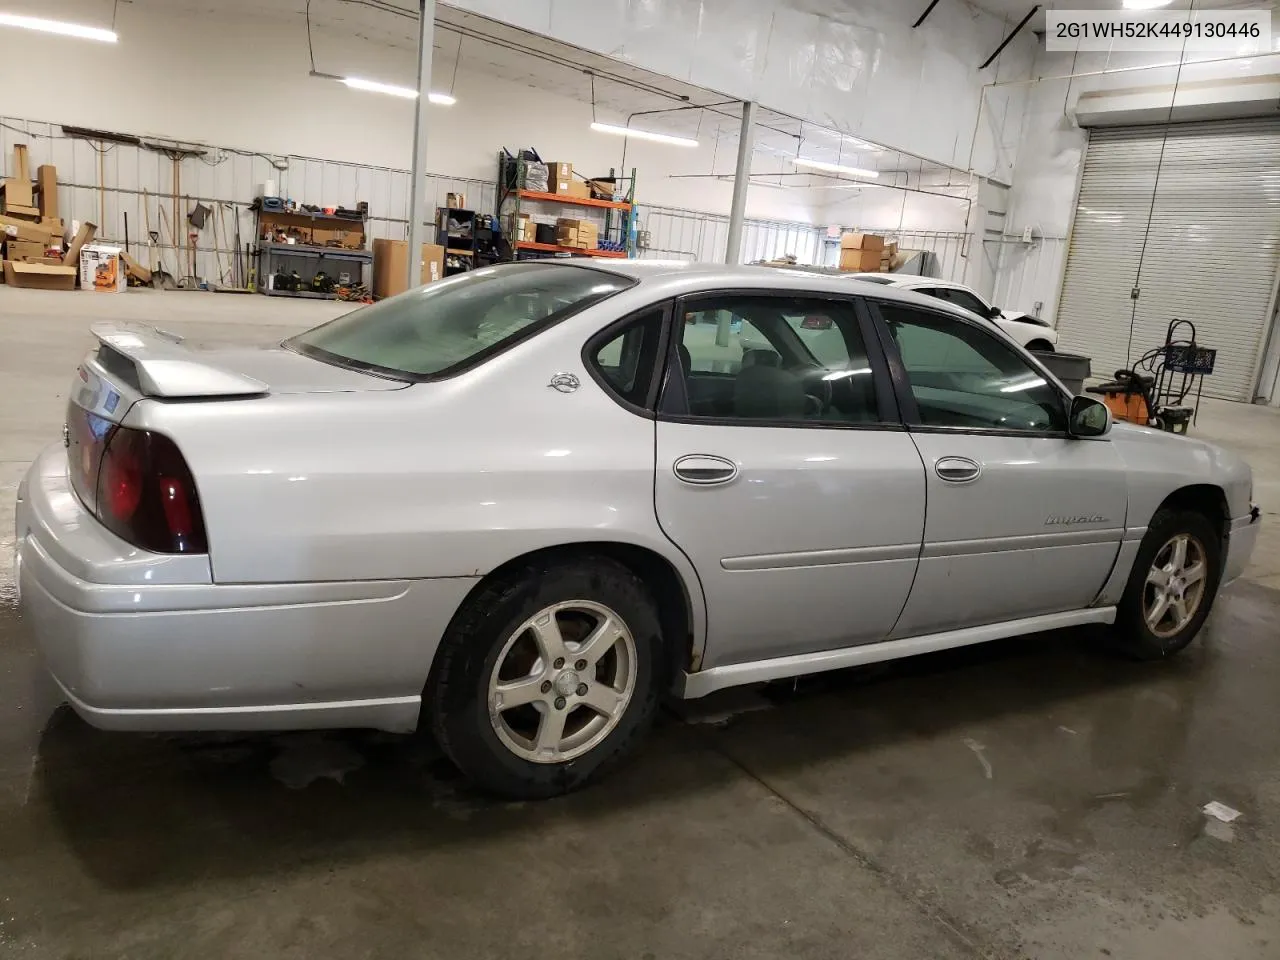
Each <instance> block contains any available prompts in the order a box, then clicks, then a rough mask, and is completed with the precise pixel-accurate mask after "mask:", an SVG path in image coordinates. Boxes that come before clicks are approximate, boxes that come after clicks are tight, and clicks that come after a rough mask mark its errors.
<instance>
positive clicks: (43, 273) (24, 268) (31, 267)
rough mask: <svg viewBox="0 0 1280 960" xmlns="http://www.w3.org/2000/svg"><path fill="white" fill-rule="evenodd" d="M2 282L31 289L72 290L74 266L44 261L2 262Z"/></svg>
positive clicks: (74, 285)
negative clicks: (51, 263)
mask: <svg viewBox="0 0 1280 960" xmlns="http://www.w3.org/2000/svg"><path fill="white" fill-rule="evenodd" d="M4 282H5V283H7V284H9V285H10V286H14V287H29V288H31V289H33V290H74V289H75V288H76V268H75V267H55V266H50V265H49V264H44V263H14V262H13V261H11V260H6V261H5V262H4Z"/></svg>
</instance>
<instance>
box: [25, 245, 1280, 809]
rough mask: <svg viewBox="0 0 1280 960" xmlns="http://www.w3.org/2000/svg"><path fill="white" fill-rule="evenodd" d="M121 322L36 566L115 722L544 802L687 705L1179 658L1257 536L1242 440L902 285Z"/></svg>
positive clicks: (595, 287)
mask: <svg viewBox="0 0 1280 960" xmlns="http://www.w3.org/2000/svg"><path fill="white" fill-rule="evenodd" d="M94 332H95V333H96V334H97V337H98V339H99V341H100V345H99V346H98V348H97V349H96V350H94V351H93V352H92V353H90V354H89V355H88V356H86V357H85V359H84V361H83V363H82V364H81V366H80V368H79V369H78V370H77V371H76V372H75V375H74V377H73V379H72V386H73V390H72V394H71V402H70V404H69V407H68V411H67V423H66V430H65V436H64V438H63V441H62V442H60V443H56V444H54V445H52V446H50V447H49V448H48V449H47V450H45V451H44V452H43V453H42V454H41V456H40V457H39V459H38V460H37V461H36V462H35V463H34V465H33V466H32V468H31V471H30V473H29V474H28V475H27V477H26V479H25V480H24V481H23V483H22V485H21V487H20V489H19V504H18V511H17V518H18V529H17V544H18V556H17V561H18V562H17V569H18V581H19V589H20V596H21V602H22V607H23V610H24V613H25V615H26V617H27V619H28V620H29V622H30V623H31V625H32V627H33V629H34V632H35V636H36V638H37V640H38V645H39V648H40V651H41V654H42V657H43V661H44V663H45V665H46V666H47V668H48V670H49V672H50V674H51V675H52V677H53V678H54V679H55V680H56V681H57V683H58V685H59V686H60V687H61V690H62V692H63V694H64V695H65V697H66V699H67V701H68V702H69V703H70V704H71V706H72V707H73V708H74V709H75V710H76V711H77V712H78V713H79V714H80V715H81V716H82V717H84V718H85V719H86V720H87V721H88V722H89V723H91V724H93V725H95V726H98V727H102V728H107V729H116V730H277V729H296V728H318V727H372V728H379V729H383V730H390V731H406V732H407V731H412V730H415V729H417V728H418V727H419V726H422V727H423V728H425V729H428V730H430V731H432V732H433V733H434V734H435V736H436V737H437V738H438V740H439V742H440V743H441V744H442V745H443V747H444V749H445V750H446V751H447V753H448V754H449V756H450V757H452V759H453V760H454V761H455V762H456V763H457V765H458V766H459V767H460V768H462V769H463V770H464V771H465V772H466V773H467V774H468V775H469V776H470V777H471V778H473V779H474V780H475V781H476V782H477V783H479V784H480V785H482V786H483V787H485V788H487V789H489V790H491V791H495V792H497V793H501V794H505V795H508V796H520V797H537V796H547V795H551V794H555V793H559V792H563V791H565V790H569V789H572V788H574V787H576V786H579V785H581V784H583V783H585V782H587V781H588V780H590V779H591V778H592V777H594V776H596V775H598V774H600V773H601V772H602V771H603V770H605V769H606V768H607V767H608V766H610V765H611V764H612V763H614V762H615V761H617V760H618V759H619V758H621V757H622V756H623V755H624V754H625V753H626V752H627V751H628V750H629V749H630V748H631V747H632V746H634V745H635V743H636V742H637V741H638V740H639V739H640V737H641V735H642V734H643V732H644V731H645V729H646V728H647V726H648V725H649V723H650V721H651V719H652V717H653V715H654V712H655V709H656V707H657V704H658V702H659V699H660V698H661V697H662V696H664V695H667V694H672V693H674V694H675V695H676V696H682V697H687V698H688V697H700V696H703V695H705V694H708V693H710V692H712V691H715V690H718V689H721V688H724V687H729V686H732V685H736V684H745V683H755V682H761V681H768V680H774V679H778V678H783V677H793V676H796V675H799V674H804V673H810V672H815V671H821V670H831V669H836V668H841V667H847V666H851V665H856V664H865V663H870V662H874V661H882V660H888V659H892V658H896V657H903V656H908V655H911V654H916V653H921V652H925V651H933V650H940V649H945V648H950V647H958V646H962V645H965V644H973V643H979V642H982V641H986V640H992V639H997V638H1002V637H1010V636H1018V635H1024V634H1031V633H1034V632H1037V631H1043V630H1048V629H1054V628H1059V627H1068V626H1073V625H1081V624H1095V625H1100V626H1102V627H1104V628H1105V629H1106V630H1108V631H1109V632H1110V635H1111V636H1113V637H1114V641H1115V644H1116V645H1117V646H1118V647H1119V648H1120V649H1122V650H1124V651H1126V652H1127V653H1129V654H1131V655H1134V656H1137V657H1142V658H1151V659H1155V658H1160V657H1165V656H1168V655H1170V654H1172V653H1174V652H1176V651H1178V650H1180V649H1181V648H1183V647H1185V646H1186V645H1187V644H1188V643H1190V642H1191V640H1192V639H1193V637H1194V636H1195V634H1196V632H1197V631H1198V630H1199V629H1200V627H1201V624H1203V623H1204V620H1205V617H1206V616H1208V614H1209V611H1210V607H1211V606H1212V604H1213V601H1214V597H1215V595H1216V593H1217V592H1218V590H1219V588H1220V587H1221V586H1222V585H1223V584H1224V583H1226V582H1228V581H1230V580H1231V579H1232V578H1234V577H1236V576H1237V575H1238V574H1239V573H1240V572H1241V571H1242V570H1243V569H1244V567H1245V565H1246V563H1247V561H1248V557H1249V554H1250V551H1251V550H1252V548H1253V545H1254V541H1255V539H1256V537H1257V531H1258V511H1257V509H1256V508H1255V507H1254V505H1253V504H1252V503H1251V495H1252V480H1251V474H1250V470H1249V467H1248V466H1247V465H1246V464H1245V463H1243V462H1242V461H1241V460H1239V459H1238V458H1237V457H1235V456H1233V455H1232V454H1230V453H1228V452H1226V451H1224V450H1221V449H1218V448H1216V447H1213V446H1210V445H1209V444H1206V443H1202V442H1199V441H1197V440H1193V439H1187V438H1183V437H1174V436H1171V435H1167V434H1161V433H1157V432H1153V431H1150V430H1145V429H1138V428H1132V427H1128V426H1123V425H1121V426H1115V427H1114V428H1113V426H1112V423H1111V419H1110V416H1109V413H1108V411H1107V409H1106V408H1105V407H1104V406H1102V405H1101V404H1099V403H1097V402H1096V401H1093V400H1091V399H1088V398H1084V397H1071V396H1069V395H1068V394H1067V392H1066V391H1065V390H1064V389H1063V388H1062V386H1061V385H1060V384H1059V383H1058V382H1057V381H1056V380H1055V379H1054V378H1053V376H1052V375H1051V374H1050V373H1048V372H1047V371H1046V370H1045V369H1044V368H1043V367H1042V366H1040V365H1039V363H1038V362H1037V361H1036V360H1035V359H1034V358H1033V357H1032V356H1031V355H1029V354H1027V353H1026V352H1024V351H1023V350H1022V349H1021V348H1020V347H1019V346H1018V345H1017V344H1016V343H1014V342H1013V341H1012V340H1010V339H1009V338H1008V337H1007V336H1005V335H1003V334H1002V333H1001V332H1000V331H998V330H994V329H992V328H991V326H990V325H989V324H984V323H981V322H980V321H979V320H978V319H977V318H974V317H972V316H971V315H970V314H968V313H967V312H965V311H962V310H958V309H955V308H952V307H950V306H948V305H947V304H944V303H942V302H940V301H938V300H936V299H933V298H928V297H924V296H920V295H917V294H913V293H910V292H907V291H900V290H895V289H892V288H889V287H886V286H882V285H875V284H863V283H857V282H852V281H848V280H845V279H841V278H825V277H819V276H814V275H811V274H803V273H790V272H786V271H778V270H770V269H763V268H725V267H713V266H695V265H688V264H664V263H654V262H625V263H616V264H615V263H610V264H608V265H604V264H601V263H597V262H594V261H587V260H572V261H566V260H556V261H553V262H541V263H518V264H508V265H503V266H499V267H493V268H486V269H481V270H475V271H472V272H470V273H467V274H465V275H463V276H461V277H458V278H452V279H449V280H445V281H442V282H438V283H435V284H431V285H429V286H426V287H423V288H420V289H417V290H413V291H410V292H408V293H406V294H403V295H401V296H399V297H395V298H393V299H390V300H386V301H383V302H382V303H379V304H377V305H375V306H372V307H367V308H364V309H361V310H358V311H356V312H354V313H351V314H349V315H347V316H344V317H341V318H339V319H337V320H334V321H332V322H330V323H327V324H324V325H322V326H320V327H317V328H315V329H314V330H311V331H309V332H307V333H303V334H301V335H299V336H297V337H294V338H293V339H291V340H288V341H286V342H284V343H283V344H280V345H278V346H275V347H272V348H267V349H262V348H235V349H229V348H217V349H202V348H200V347H198V346H196V345H192V344H187V343H184V342H181V339H180V338H177V337H174V336H171V335H169V334H166V333H164V332H162V331H159V330H156V329H153V328H145V327H133V326H103V327H97V328H95V331H94ZM798 611H803V615H802V616H798V615H797V612H798Z"/></svg>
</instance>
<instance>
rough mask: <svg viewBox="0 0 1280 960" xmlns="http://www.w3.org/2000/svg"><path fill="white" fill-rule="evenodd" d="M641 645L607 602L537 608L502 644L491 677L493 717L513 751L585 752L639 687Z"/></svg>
mask: <svg viewBox="0 0 1280 960" xmlns="http://www.w3.org/2000/svg"><path fill="white" fill-rule="evenodd" d="M636 662H637V661H636V646H635V640H634V638H633V637H632V635H631V631H630V629H628V627H627V624H626V623H625V622H624V621H623V619H622V618H621V617H620V616H618V614H617V613H615V612H614V611H613V610H610V609H609V608H608V607H606V606H604V605H603V604H599V603H595V602H594V601H591V600H569V601H566V602H563V603H556V604H553V605H551V606H549V607H544V608H543V609H542V610H539V611H538V612H537V613H535V614H534V615H533V616H531V617H530V618H529V619H528V620H526V621H525V622H524V623H522V624H521V625H520V626H519V627H517V628H516V630H515V631H514V632H513V633H512V634H511V636H510V637H509V638H508V639H507V641H506V643H504V644H503V646H502V649H501V651H500V652H499V653H498V659H497V661H496V663H495V664H494V667H493V670H492V672H491V673H490V675H489V686H488V705H489V721H490V723H491V724H492V725H493V730H494V733H496V734H497V735H498V739H499V740H500V741H501V742H502V744H503V746H505V747H506V748H507V749H508V750H510V751H511V752H512V753H513V754H515V755H516V756H517V757H519V758H521V759H522V760H528V761H531V762H533V763H563V762H565V761H567V760H572V759H574V758H575V757H580V756H582V755H583V754H585V753H587V752H588V751H589V750H591V749H592V748H593V747H595V746H597V745H598V744H599V743H600V742H601V741H602V740H604V739H605V737H607V736H608V735H609V734H610V733H611V732H612V731H613V729H614V728H615V727H616V726H617V725H618V721H619V720H620V719H621V718H622V715H623V714H624V713H625V712H626V709H627V705H628V704H629V703H630V702H631V696H632V693H633V692H634V691H635V685H636Z"/></svg>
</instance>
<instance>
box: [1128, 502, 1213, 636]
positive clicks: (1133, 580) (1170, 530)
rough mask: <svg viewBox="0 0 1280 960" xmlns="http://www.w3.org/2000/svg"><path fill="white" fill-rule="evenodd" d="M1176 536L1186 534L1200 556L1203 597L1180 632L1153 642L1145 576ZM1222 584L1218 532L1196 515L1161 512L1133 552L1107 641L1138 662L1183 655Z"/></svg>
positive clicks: (1204, 518)
mask: <svg viewBox="0 0 1280 960" xmlns="http://www.w3.org/2000/svg"><path fill="white" fill-rule="evenodd" d="M1179 534H1187V535H1189V536H1191V537H1193V538H1194V539H1195V540H1197V541H1198V542H1199V543H1200V546H1201V548H1202V549H1203V551H1204V563H1205V566H1206V567H1207V570H1206V573H1205V586H1204V591H1205V592H1204V595H1203V597H1202V598H1201V600H1200V605H1199V607H1198V608H1197V609H1196V613H1195V615H1194V616H1193V617H1192V618H1191V620H1190V621H1188V623H1187V624H1186V626H1184V627H1183V628H1182V629H1181V630H1178V631H1177V633H1174V634H1171V635H1169V636H1163V637H1162V636H1159V635H1158V634H1156V633H1155V632H1154V631H1153V630H1152V629H1151V627H1150V626H1149V625H1148V624H1147V619H1146V616H1145V602H1146V599H1147V590H1148V584H1147V574H1148V573H1149V572H1150V570H1151V567H1152V564H1153V563H1154V562H1155V560H1156V556H1157V554H1158V553H1159V552H1160V551H1161V550H1162V549H1163V548H1164V547H1165V545H1166V544H1168V543H1169V541H1170V540H1171V539H1173V538H1174V537H1176V536H1178V535H1179ZM1221 578H1222V531H1221V530H1218V529H1217V528H1215V527H1214V525H1213V523H1211V522H1210V521H1209V519H1208V518H1207V517H1205V515H1204V514H1202V513H1196V512H1195V511H1192V510H1161V511H1159V512H1158V513H1156V515H1155V517H1153V518H1152V520H1151V526H1150V527H1148V528H1147V535H1146V536H1145V537H1144V538H1143V540H1142V546H1141V547H1140V548H1139V549H1138V556H1137V558H1136V559H1135V560H1134V562H1133V570H1132V572H1131V573H1130V574H1129V583H1128V584H1127V585H1126V587H1125V591H1124V596H1123V597H1122V598H1121V600H1120V604H1119V606H1118V607H1117V610H1116V622H1115V626H1114V628H1113V636H1114V639H1115V646H1116V648H1117V649H1118V650H1119V651H1120V652H1122V653H1124V654H1126V655H1128V656H1130V657H1133V658H1135V659H1138V660H1162V659H1164V658H1165V657H1170V656H1173V655H1174V654H1175V653H1178V652H1179V651H1181V650H1182V649H1184V648H1185V647H1186V646H1187V645H1188V644H1190V643H1191V641H1192V640H1194V639H1195V636H1196V634H1197V633H1199V632H1200V628H1201V627H1202V626H1204V622H1205V620H1206V619H1207V618H1208V616H1209V613H1210V612H1211V611H1212V609H1213V602H1214V600H1215V599H1216V598H1217V595H1218V584H1219V582H1220V580H1221Z"/></svg>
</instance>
